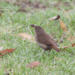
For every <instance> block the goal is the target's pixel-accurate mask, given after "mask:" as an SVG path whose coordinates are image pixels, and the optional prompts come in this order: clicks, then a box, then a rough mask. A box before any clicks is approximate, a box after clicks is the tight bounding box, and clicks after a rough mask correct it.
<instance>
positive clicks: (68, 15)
mask: <svg viewBox="0 0 75 75" xmlns="http://www.w3.org/2000/svg"><path fill="white" fill-rule="evenodd" d="M63 12H64V13H65V14H66V17H67V18H68V19H70V16H69V15H68V13H67V12H66V11H65V10H64V9H63Z"/></svg>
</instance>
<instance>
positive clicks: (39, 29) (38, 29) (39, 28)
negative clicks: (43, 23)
mask: <svg viewBox="0 0 75 75" xmlns="http://www.w3.org/2000/svg"><path fill="white" fill-rule="evenodd" d="M31 27H33V28H34V29H35V33H36V34H42V33H44V32H45V31H44V29H43V28H42V27H40V26H36V25H33V24H31Z"/></svg>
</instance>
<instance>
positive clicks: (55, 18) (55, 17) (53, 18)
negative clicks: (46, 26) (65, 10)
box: [49, 15, 60, 21]
mask: <svg viewBox="0 0 75 75" xmlns="http://www.w3.org/2000/svg"><path fill="white" fill-rule="evenodd" d="M59 18H60V16H59V15H57V16H54V17H52V18H50V19H49V21H52V20H57V19H59Z"/></svg>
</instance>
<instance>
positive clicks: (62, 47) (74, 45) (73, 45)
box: [62, 43, 75, 49]
mask: <svg viewBox="0 0 75 75" xmlns="http://www.w3.org/2000/svg"><path fill="white" fill-rule="evenodd" d="M74 46H75V43H74V44H72V45H69V46H63V47H62V49H65V48H69V47H74Z"/></svg>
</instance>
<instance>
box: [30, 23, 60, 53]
mask: <svg viewBox="0 0 75 75" xmlns="http://www.w3.org/2000/svg"><path fill="white" fill-rule="evenodd" d="M31 27H33V28H34V29H35V40H36V42H37V44H38V45H39V46H40V47H41V48H43V49H44V50H45V51H47V50H51V49H55V50H56V51H57V52H60V51H61V50H60V49H59V48H58V47H59V45H58V44H57V43H56V42H55V41H54V40H53V39H52V37H51V36H50V35H48V34H47V33H46V32H45V31H44V29H43V28H42V27H40V26H36V25H33V24H32V25H31Z"/></svg>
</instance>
